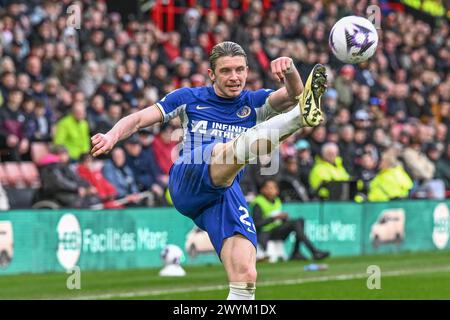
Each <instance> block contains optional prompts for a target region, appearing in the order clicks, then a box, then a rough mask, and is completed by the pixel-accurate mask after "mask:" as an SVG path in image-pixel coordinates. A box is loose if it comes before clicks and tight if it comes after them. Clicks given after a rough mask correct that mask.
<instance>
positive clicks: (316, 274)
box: [0, 251, 450, 300]
mask: <svg viewBox="0 0 450 320" xmlns="http://www.w3.org/2000/svg"><path fill="white" fill-rule="evenodd" d="M323 263H326V264H328V265H329V269H328V270H325V271H304V270H303V267H304V265H305V264H307V262H279V263H275V264H270V263H267V262H261V263H258V265H257V269H258V283H257V290H256V299H257V300H264V299H288V300H303V299H314V300H316V299H450V251H440V252H425V253H402V254H390V255H374V256H360V257H336V258H329V259H327V260H325V261H324V262H323ZM370 265H377V266H379V268H380V270H381V288H380V289H372V290H369V289H368V288H367V280H368V277H369V274H368V273H367V268H368V266H370ZM185 269H186V271H187V276H185V277H182V278H162V277H159V276H158V271H159V269H139V270H124V271H86V272H83V271H82V272H81V289H80V290H69V289H67V287H66V281H67V278H68V277H69V276H70V275H69V274H66V273H51V274H26V275H12V276H0V299H155V300H158V299H170V300H174V299H175V300H176V299H188V300H190V299H221V300H224V299H226V296H227V294H228V288H227V280H226V276H225V272H224V270H223V268H222V266H221V265H210V266H201V267H200V266H196V267H185Z"/></svg>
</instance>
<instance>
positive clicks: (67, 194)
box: [38, 145, 100, 208]
mask: <svg viewBox="0 0 450 320" xmlns="http://www.w3.org/2000/svg"><path fill="white" fill-rule="evenodd" d="M69 164H70V156H69V153H68V151H67V149H66V148H65V147H64V146H61V145H59V146H55V147H54V148H53V151H52V153H50V154H48V155H47V156H45V157H44V158H43V159H41V161H40V163H39V165H40V169H39V174H40V179H41V188H40V190H39V196H38V198H39V200H53V201H56V202H57V203H58V204H60V205H61V206H63V207H67V208H89V207H90V206H92V205H96V204H99V203H100V200H99V199H98V198H97V197H96V195H95V189H94V188H93V187H91V186H90V185H89V183H87V182H86V181H84V180H83V179H81V178H80V177H79V176H78V175H77V174H76V173H75V170H74V169H73V167H72V166H70V165H69Z"/></svg>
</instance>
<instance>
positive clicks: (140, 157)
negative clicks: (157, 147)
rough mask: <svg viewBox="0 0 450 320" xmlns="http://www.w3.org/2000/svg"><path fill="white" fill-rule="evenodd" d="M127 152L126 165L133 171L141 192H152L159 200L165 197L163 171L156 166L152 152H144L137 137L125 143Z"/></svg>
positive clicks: (132, 137)
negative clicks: (162, 179)
mask: <svg viewBox="0 0 450 320" xmlns="http://www.w3.org/2000/svg"><path fill="white" fill-rule="evenodd" d="M124 147H125V151H126V162H125V163H126V165H127V166H128V167H130V169H131V170H132V171H133V175H134V178H135V180H136V182H137V183H138V186H139V191H145V190H148V191H151V192H152V193H153V194H155V196H156V197H157V199H162V197H163V196H164V188H163V182H161V181H160V180H159V179H160V176H161V171H160V170H159V168H158V166H157V165H156V161H155V158H154V156H153V153H152V152H151V150H144V149H143V148H142V146H141V144H140V142H139V138H138V137H137V136H135V135H133V136H131V137H130V138H128V139H127V140H125V142H124Z"/></svg>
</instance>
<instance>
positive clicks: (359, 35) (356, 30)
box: [328, 16, 378, 64]
mask: <svg viewBox="0 0 450 320" xmlns="http://www.w3.org/2000/svg"><path fill="white" fill-rule="evenodd" d="M328 43H329V45H330V49H331V51H332V52H333V54H334V55H335V56H336V58H338V59H339V60H340V61H342V62H344V63H352V64H355V63H360V62H363V61H366V60H367V59H369V58H370V57H372V56H373V54H374V53H375V50H376V49H377V45H378V33H377V30H376V29H375V26H374V25H373V24H372V23H371V22H370V21H369V20H367V19H366V18H363V17H357V16H348V17H344V18H342V19H340V20H339V21H338V22H336V23H335V24H334V26H333V28H332V29H331V32H330V36H329V39H328Z"/></svg>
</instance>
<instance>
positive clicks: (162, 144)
mask: <svg viewBox="0 0 450 320" xmlns="http://www.w3.org/2000/svg"><path fill="white" fill-rule="evenodd" d="M172 134H173V128H172V127H171V126H170V125H169V124H163V125H161V129H160V131H159V133H158V134H157V135H156V136H155V138H154V139H153V142H152V145H151V148H152V150H153V154H154V155H155V159H156V162H157V164H158V167H159V169H160V170H161V172H162V173H164V174H166V175H168V174H169V170H170V167H171V166H172V164H173V161H174V160H176V159H175V157H176V155H175V152H176V151H177V150H176V146H177V145H178V143H179V142H178V141H174V140H172Z"/></svg>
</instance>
